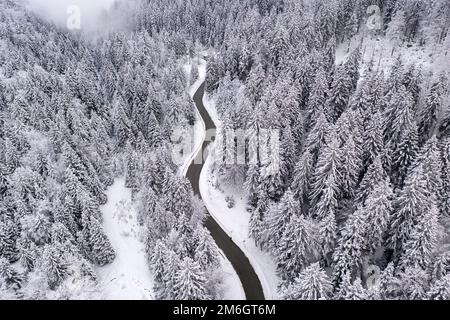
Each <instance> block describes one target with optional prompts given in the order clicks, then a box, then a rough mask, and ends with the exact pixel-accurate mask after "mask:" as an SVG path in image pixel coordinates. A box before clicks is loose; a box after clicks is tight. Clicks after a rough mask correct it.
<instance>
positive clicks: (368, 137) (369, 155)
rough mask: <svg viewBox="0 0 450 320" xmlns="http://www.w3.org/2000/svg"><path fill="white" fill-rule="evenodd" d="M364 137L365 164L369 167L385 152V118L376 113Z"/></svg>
mask: <svg viewBox="0 0 450 320" xmlns="http://www.w3.org/2000/svg"><path fill="white" fill-rule="evenodd" d="M364 132H365V135H364V164H365V166H366V167H368V166H369V165H370V164H371V163H372V162H373V161H374V160H375V158H376V157H377V156H379V155H380V154H381V151H382V150H383V147H384V143H383V116H382V114H381V112H379V111H378V112H376V113H375V114H374V115H373V116H372V117H371V118H370V120H369V122H368V125H367V127H366V129H365V131H364Z"/></svg>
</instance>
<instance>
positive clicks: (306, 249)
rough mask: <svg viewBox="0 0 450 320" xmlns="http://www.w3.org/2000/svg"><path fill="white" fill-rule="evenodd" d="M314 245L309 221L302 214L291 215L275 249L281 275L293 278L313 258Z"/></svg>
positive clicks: (289, 278) (287, 278)
mask: <svg viewBox="0 0 450 320" xmlns="http://www.w3.org/2000/svg"><path fill="white" fill-rule="evenodd" d="M316 246H317V243H316V239H314V235H313V228H312V225H311V221H308V220H306V219H305V218H304V217H303V216H302V215H300V216H297V215H294V216H292V217H291V220H290V221H289V223H288V225H287V226H286V229H285V231H284V233H283V236H282V237H281V239H280V240H279V241H278V247H277V250H276V252H277V257H278V259H277V260H278V269H279V270H280V273H281V277H282V278H283V279H285V280H292V279H295V277H296V276H297V275H298V274H299V273H300V271H301V270H303V269H304V268H305V267H306V266H307V265H309V263H310V262H311V260H312V259H313V257H314V255H315V250H316Z"/></svg>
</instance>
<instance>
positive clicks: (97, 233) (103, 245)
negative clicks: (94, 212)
mask: <svg viewBox="0 0 450 320" xmlns="http://www.w3.org/2000/svg"><path fill="white" fill-rule="evenodd" d="M87 227H88V228H89V231H88V232H89V244H90V252H89V254H90V258H91V260H92V261H93V262H94V263H96V264H98V265H100V266H104V265H106V264H109V263H111V262H112V261H113V260H114V258H115V257H116V253H115V251H114V249H113V247H112V246H111V243H110V242H109V240H108V238H107V237H106V235H105V233H104V232H103V230H102V229H101V226H100V223H99V222H98V220H97V219H96V218H95V217H91V218H90V219H89V225H88V226H87Z"/></svg>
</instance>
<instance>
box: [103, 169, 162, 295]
mask: <svg viewBox="0 0 450 320" xmlns="http://www.w3.org/2000/svg"><path fill="white" fill-rule="evenodd" d="M106 194H107V196H108V202H107V203H106V204H105V205H104V206H101V207H100V210H101V211H102V213H103V229H104V231H105V233H106V235H107V236H108V239H109V240H110V241H111V244H112V246H113V248H114V250H115V251H116V258H115V259H114V261H113V262H112V263H111V264H109V265H107V266H104V267H98V268H96V271H97V274H98V277H99V282H100V289H101V290H102V299H107V300H153V299H154V294H153V280H152V279H153V278H152V275H151V273H150V270H149V267H148V265H147V261H146V257H145V248H144V243H143V242H142V241H141V240H140V239H141V235H142V234H143V230H142V228H141V227H140V226H139V224H138V222H137V212H136V210H135V208H134V206H133V203H132V200H131V191H130V190H129V189H127V188H125V179H123V178H118V179H116V180H115V182H114V184H113V185H112V186H111V187H109V189H108V190H107V193H106Z"/></svg>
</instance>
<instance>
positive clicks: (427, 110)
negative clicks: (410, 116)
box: [418, 73, 448, 142]
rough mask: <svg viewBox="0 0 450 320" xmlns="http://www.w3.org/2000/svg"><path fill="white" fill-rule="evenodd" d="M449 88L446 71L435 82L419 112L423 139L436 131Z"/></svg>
mask: <svg viewBox="0 0 450 320" xmlns="http://www.w3.org/2000/svg"><path fill="white" fill-rule="evenodd" d="M447 90H448V79H447V77H446V76H445V73H442V74H440V76H439V77H438V79H437V80H436V82H434V83H433V84H432V86H431V88H430V90H429V92H428V94H427V96H426V98H425V105H424V106H423V107H422V108H421V109H420V112H419V120H418V123H419V136H420V139H421V141H422V142H423V141H426V140H427V139H428V138H429V137H430V136H431V135H432V134H433V133H434V131H435V129H436V126H437V124H438V116H439V115H440V113H441V112H442V105H443V99H444V95H445V93H446V91H447Z"/></svg>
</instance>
